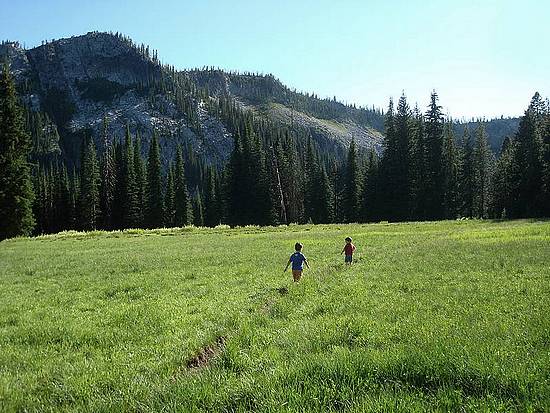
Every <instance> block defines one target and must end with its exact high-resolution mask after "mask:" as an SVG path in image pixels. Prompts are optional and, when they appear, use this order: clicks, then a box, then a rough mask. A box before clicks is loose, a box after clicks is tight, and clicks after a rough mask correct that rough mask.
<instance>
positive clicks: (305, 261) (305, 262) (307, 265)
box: [304, 260, 310, 270]
mask: <svg viewBox="0 0 550 413" xmlns="http://www.w3.org/2000/svg"><path fill="white" fill-rule="evenodd" d="M304 264H306V267H307V269H308V270H309V269H310V268H309V264H308V262H307V260H304Z"/></svg>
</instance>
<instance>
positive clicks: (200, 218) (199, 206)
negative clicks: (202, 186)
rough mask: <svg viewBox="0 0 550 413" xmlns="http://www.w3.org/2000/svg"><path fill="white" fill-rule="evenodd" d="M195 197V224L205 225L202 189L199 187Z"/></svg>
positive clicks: (198, 225)
mask: <svg viewBox="0 0 550 413" xmlns="http://www.w3.org/2000/svg"><path fill="white" fill-rule="evenodd" d="M195 194H196V195H195V197H194V198H193V202H192V203H193V225H195V226H197V227H202V226H204V208H203V202H202V195H201V191H200V190H199V188H198V187H197V188H196V190H195Z"/></svg>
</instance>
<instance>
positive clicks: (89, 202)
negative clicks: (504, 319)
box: [80, 138, 100, 231]
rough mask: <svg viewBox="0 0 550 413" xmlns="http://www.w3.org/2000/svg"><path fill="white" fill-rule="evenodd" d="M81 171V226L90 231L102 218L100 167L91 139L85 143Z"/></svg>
mask: <svg viewBox="0 0 550 413" xmlns="http://www.w3.org/2000/svg"><path fill="white" fill-rule="evenodd" d="M80 169H81V170H80V215H81V221H80V224H81V228H82V229H84V230H87V231H89V230H94V229H96V227H97V223H98V219H99V217H100V215H99V214H100V210H99V165H98V162H97V157H96V149H95V145H94V141H93V139H91V138H90V139H88V142H87V143H85V149H84V152H83V157H82V161H81V163H80Z"/></svg>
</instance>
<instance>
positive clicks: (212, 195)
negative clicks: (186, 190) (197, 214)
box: [204, 167, 221, 227]
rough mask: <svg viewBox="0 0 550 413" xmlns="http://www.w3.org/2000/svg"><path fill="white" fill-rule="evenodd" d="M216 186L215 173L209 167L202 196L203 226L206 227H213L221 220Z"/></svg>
mask: <svg viewBox="0 0 550 413" xmlns="http://www.w3.org/2000/svg"><path fill="white" fill-rule="evenodd" d="M216 186H217V179H216V171H215V169H214V167H209V168H208V170H207V173H206V190H205V194H204V225H206V226H207V227H215V226H216V225H218V224H219V223H220V219H221V217H220V213H219V211H220V208H219V205H218V194H217V191H216Z"/></svg>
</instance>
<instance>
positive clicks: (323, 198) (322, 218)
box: [315, 164, 359, 224]
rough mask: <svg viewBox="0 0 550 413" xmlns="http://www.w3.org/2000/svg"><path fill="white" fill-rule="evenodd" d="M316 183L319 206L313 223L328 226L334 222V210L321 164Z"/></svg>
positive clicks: (331, 196)
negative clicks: (317, 183)
mask: <svg viewBox="0 0 550 413" xmlns="http://www.w3.org/2000/svg"><path fill="white" fill-rule="evenodd" d="M318 182H319V185H318V187H319V197H318V198H319V204H318V208H317V211H316V214H315V215H316V216H315V222H319V223H325V224H328V223H330V222H333V220H334V208H333V205H332V202H333V199H334V195H333V191H332V185H331V183H330V179H329V177H328V174H327V171H326V169H325V166H324V165H322V164H321V165H319V170H318ZM357 218H359V217H357Z"/></svg>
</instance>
